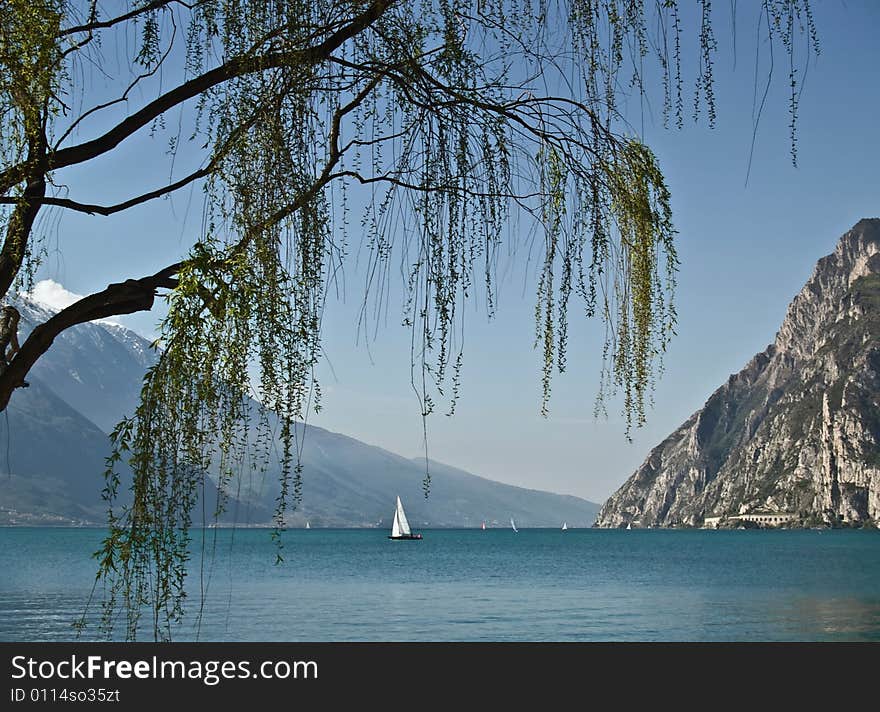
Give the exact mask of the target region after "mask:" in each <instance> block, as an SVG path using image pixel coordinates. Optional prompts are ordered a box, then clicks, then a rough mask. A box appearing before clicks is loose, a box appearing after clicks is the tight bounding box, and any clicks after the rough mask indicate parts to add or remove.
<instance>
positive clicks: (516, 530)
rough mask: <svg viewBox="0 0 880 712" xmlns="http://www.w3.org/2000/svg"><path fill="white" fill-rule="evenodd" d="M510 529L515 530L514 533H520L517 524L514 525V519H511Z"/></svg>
mask: <svg viewBox="0 0 880 712" xmlns="http://www.w3.org/2000/svg"><path fill="white" fill-rule="evenodd" d="M510 528H511V529H513V531H515V532H517V533H519V529H517V528H516V524H514V523H513V517H511V518H510Z"/></svg>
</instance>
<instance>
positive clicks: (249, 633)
mask: <svg viewBox="0 0 880 712" xmlns="http://www.w3.org/2000/svg"><path fill="white" fill-rule="evenodd" d="M102 535H103V532H102V531H100V530H97V529H60V528H0V640H4V641H14V640H73V639H75V637H76V632H75V630H74V629H73V627H72V623H73V622H74V621H75V620H77V619H78V618H79V617H80V616H81V615H82V613H83V610H84V609H85V606H86V603H87V601H88V599H89V594H90V592H91V590H92V585H93V582H94V579H95V561H94V559H92V558H91V553H92V552H93V551H95V550H96V549H97V548H98V545H99V543H100V541H101V538H102ZM424 535H425V539H424V540H422V541H419V542H394V541H389V540H388V539H387V538H386V532H385V531H383V530H322V529H311V530H297V531H289V532H286V533H285V534H284V537H283V541H284V556H285V561H284V562H283V563H282V564H280V565H275V564H274V561H275V553H276V549H275V545H274V544H273V542H272V541H271V539H270V537H269V532H268V531H266V530H255V529H240V530H227V529H215V530H204V531H198V532H196V541H195V546H194V560H193V566H192V572H193V573H192V575H191V576H190V579H189V591H190V602H189V608H188V610H189V614H188V617H187V619H186V621H185V622H184V623H183V624H182V625H181V626H180V627H179V629H177V630H175V631H174V637H175V638H176V639H180V640H184V639H198V640H230V641H239V640H240V641H260V640H280V641H295V640H306V641H343V640H364V641H410V640H415V641H420V640H421V641H441V640H452V641H505V640H513V641H627V640H630V641H657V640H661V641H679V640H683V641H726V640H729V641H751V640H762V641H792V640H794V641H825V640H874V641H877V640H880V532H877V531H846V530H840V531H829V530H823V531H818V530H803V531H800V530H799V531H688V530H634V531H629V532H627V531H620V530H613V531H609V530H594V529H583V530H578V529H570V530H568V531H567V532H561V531H559V530H555V529H554V530H542V529H532V530H521V531H520V533H519V534H515V533H514V532H513V531H511V530H509V529H489V530H486V531H480V530H428V531H425V532H424ZM202 590H204V591H205V593H204V595H202V594H201V591H202ZM99 600H100V592H98V594H97V599H96V603H97V602H98V601H99ZM200 604H203V615H202V616H201V619H200V621H199V618H198V616H196V615H195V613H196V611H197V610H198V608H199V607H200ZM93 608H95V609H96V608H97V605H95V606H93ZM98 636H99V632H98V631H97V630H96V629H94V627H92V628H89V629H87V630H86V632H85V633H84V634H83V638H85V639H92V638H95V637H98ZM148 637H149V636H148Z"/></svg>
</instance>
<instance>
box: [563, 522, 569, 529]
mask: <svg viewBox="0 0 880 712" xmlns="http://www.w3.org/2000/svg"><path fill="white" fill-rule="evenodd" d="M562 531H568V522H562Z"/></svg>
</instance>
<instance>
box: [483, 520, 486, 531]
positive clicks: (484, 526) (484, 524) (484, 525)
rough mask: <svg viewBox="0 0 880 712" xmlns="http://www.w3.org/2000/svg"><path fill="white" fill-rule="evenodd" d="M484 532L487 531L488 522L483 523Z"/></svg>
mask: <svg viewBox="0 0 880 712" xmlns="http://www.w3.org/2000/svg"><path fill="white" fill-rule="evenodd" d="M483 531H486V522H483Z"/></svg>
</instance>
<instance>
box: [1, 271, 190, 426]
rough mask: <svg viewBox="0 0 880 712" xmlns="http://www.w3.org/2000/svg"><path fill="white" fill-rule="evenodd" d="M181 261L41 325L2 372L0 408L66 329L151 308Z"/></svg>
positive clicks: (116, 286)
mask: <svg viewBox="0 0 880 712" xmlns="http://www.w3.org/2000/svg"><path fill="white" fill-rule="evenodd" d="M181 266H182V263H180V262H178V263H176V264H173V265H169V266H168V267H166V268H165V269H163V270H160V271H159V272H156V274H154V275H151V276H149V277H142V278H141V279H129V280H126V281H125V282H120V283H118V284H111V285H109V286H108V287H107V288H106V289H104V290H103V291H101V292H97V293H95V294H91V295H89V296H87V297H83V298H82V299H80V300H79V301H77V302H74V303H73V304H71V305H70V306H69V307H67V308H66V309H62V310H61V311H60V312H58V313H57V314H56V315H55V316H53V317H52V318H51V319H49V320H48V321H46V322H44V323H43V324H39V325H38V326H36V327H35V328H34V330H33V331H32V332H31V333H30V335H29V336H28V338H27V339H26V340H25V342H24V343H23V344H22V345H21V348H20V349H19V351H18V353H17V354H16V355H15V358H13V359H12V362H11V363H10V364H9V366H8V367H7V368H6V369H5V370H4V371H3V373H2V374H0V410H4V409H5V408H6V406H7V405H8V404H9V398H10V397H11V396H12V392H13V391H14V390H15V389H16V388H18V387H20V386H21V385H22V383H23V382H24V379H25V376H27V374H28V372H29V371H30V370H31V368H32V367H33V365H34V364H35V363H36V362H37V360H38V359H39V358H40V357H41V356H42V355H43V354H44V353H46V351H48V349H49V347H50V346H51V345H52V342H53V341H54V340H55V337H56V336H58V335H59V334H60V333H61V332H62V331H64V330H65V329H69V328H70V327H71V326H75V325H77V324H84V323H86V322H89V321H94V320H95V319H103V318H106V317H108V316H118V315H119V314H132V313H134V312H139V311H149V310H150V309H152V307H153V299H154V297H155V295H156V290H157V289H159V288H166V289H174V288H175V287H176V286H177V280H176V279H174V275H175V274H176V273H177V272H178V271H179V270H180V268H181Z"/></svg>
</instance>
